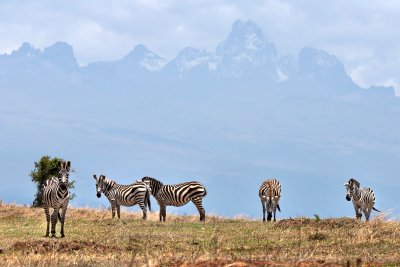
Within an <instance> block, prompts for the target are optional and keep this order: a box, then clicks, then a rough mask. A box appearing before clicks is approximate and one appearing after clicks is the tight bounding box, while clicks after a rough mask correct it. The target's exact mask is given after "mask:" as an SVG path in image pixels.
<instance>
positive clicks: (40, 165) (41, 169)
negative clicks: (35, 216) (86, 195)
mask: <svg viewBox="0 0 400 267" xmlns="http://www.w3.org/2000/svg"><path fill="white" fill-rule="evenodd" d="M61 161H64V160H63V159H60V158H50V156H43V157H42V158H41V159H40V160H39V161H38V162H35V169H34V170H32V171H31V173H30V174H29V176H30V177H31V178H32V182H34V183H36V186H37V191H36V195H35V199H34V200H33V203H32V206H33V207H40V206H41V205H42V195H43V184H44V183H45V182H46V180H47V179H49V178H51V177H52V176H55V177H57V176H58V172H59V166H60V162H61ZM72 172H73V170H72ZM74 184H75V181H69V182H68V189H73V188H74V187H75V186H74ZM74 197H75V194H71V193H70V199H73V198H74Z"/></svg>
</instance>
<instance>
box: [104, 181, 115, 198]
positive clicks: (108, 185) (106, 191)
mask: <svg viewBox="0 0 400 267" xmlns="http://www.w3.org/2000/svg"><path fill="white" fill-rule="evenodd" d="M104 183H105V185H106V186H105V187H104V189H103V193H104V194H105V195H106V196H107V197H108V196H109V195H110V192H111V190H112V189H113V188H114V187H115V186H118V184H117V183H116V182H115V181H111V180H105V181H104Z"/></svg>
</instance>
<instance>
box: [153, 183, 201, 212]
mask: <svg viewBox="0 0 400 267" xmlns="http://www.w3.org/2000/svg"><path fill="white" fill-rule="evenodd" d="M206 195H207V191H206V188H205V187H204V186H203V185H202V184H201V183H199V182H197V181H192V182H186V183H181V184H175V185H164V186H162V187H161V188H160V190H159V191H158V193H157V196H156V199H157V200H158V201H161V202H162V203H163V204H164V205H167V206H175V207H179V206H183V205H185V204H187V203H188V202H189V201H191V200H192V199H196V198H203V197H205V196H206Z"/></svg>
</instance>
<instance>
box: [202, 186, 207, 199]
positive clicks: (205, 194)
mask: <svg viewBox="0 0 400 267" xmlns="http://www.w3.org/2000/svg"><path fill="white" fill-rule="evenodd" d="M205 196H207V190H206V188H205V187H204V195H203V197H205Z"/></svg>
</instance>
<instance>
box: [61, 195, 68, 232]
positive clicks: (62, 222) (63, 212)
mask: <svg viewBox="0 0 400 267" xmlns="http://www.w3.org/2000/svg"><path fill="white" fill-rule="evenodd" d="M67 208H68V201H66V203H65V204H64V205H63V207H62V212H61V232H60V234H61V237H65V235H64V222H65V214H66V213H67Z"/></svg>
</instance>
